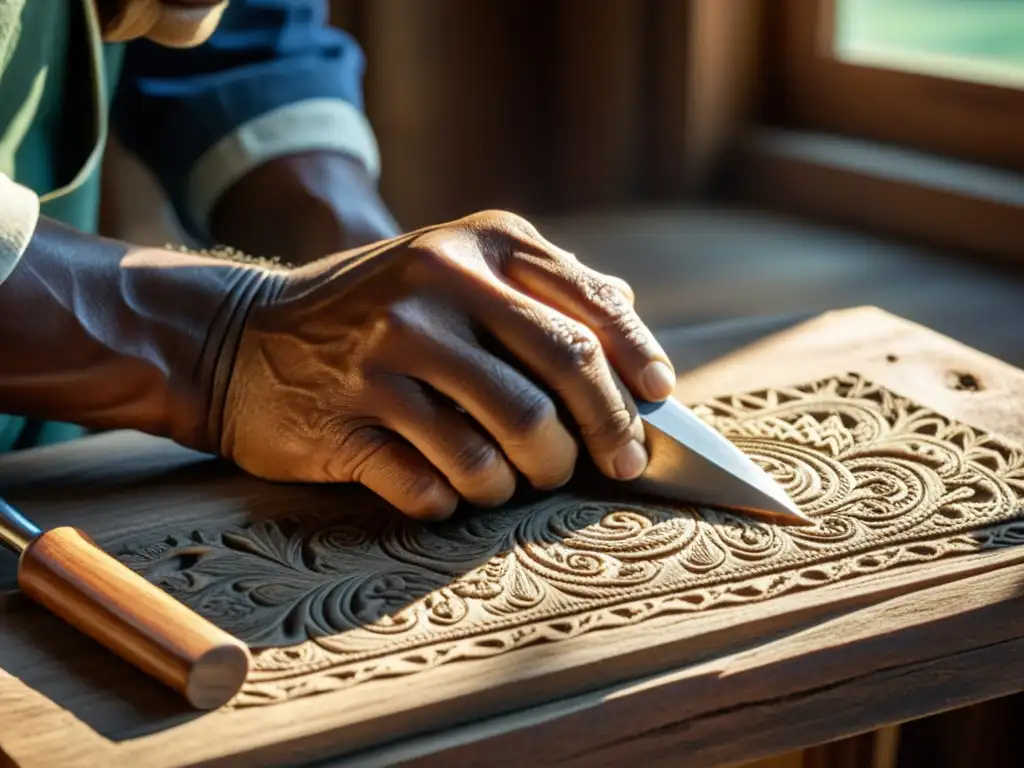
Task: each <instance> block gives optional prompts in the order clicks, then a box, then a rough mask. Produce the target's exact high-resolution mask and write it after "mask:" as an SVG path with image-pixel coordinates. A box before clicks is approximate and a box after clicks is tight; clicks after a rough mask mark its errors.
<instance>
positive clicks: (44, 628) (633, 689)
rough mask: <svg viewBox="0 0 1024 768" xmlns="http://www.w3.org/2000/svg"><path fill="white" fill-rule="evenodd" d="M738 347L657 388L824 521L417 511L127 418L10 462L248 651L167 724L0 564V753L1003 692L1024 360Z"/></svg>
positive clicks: (752, 745)
mask: <svg viewBox="0 0 1024 768" xmlns="http://www.w3.org/2000/svg"><path fill="white" fill-rule="evenodd" d="M730 333H733V331H730V330H723V331H722V334H723V335H725V336H728V334H730ZM736 333H737V336H736V337H734V338H733V339H732V341H729V340H728V338H726V339H723V338H722V337H718V336H713V335H712V336H707V337H705V336H700V335H698V336H695V337H690V338H687V337H686V336H685V335H680V336H678V337H676V336H673V337H672V339H671V340H670V343H669V344H668V345H667V349H668V350H669V353H670V354H672V355H673V357H675V358H676V359H678V360H680V361H685V360H690V361H692V360H694V359H695V358H694V355H696V356H697V357H698V358H699V357H700V354H702V353H701V351H700V350H701V349H702V348H703V350H704V353H705V354H706V353H707V350H708V349H714V350H715V353H714V355H711V354H706V357H705V359H706V358H707V357H712V356H715V357H718V359H716V360H715V361H714V362H711V363H708V364H705V365H702V366H700V367H699V368H696V369H695V370H693V371H691V372H688V373H686V374H684V375H683V376H681V377H680V385H679V390H678V393H679V396H680V397H681V398H682V399H684V400H685V401H687V402H690V403H694V402H703V403H704V405H703V406H700V407H699V408H698V413H699V414H700V415H701V416H702V417H703V418H705V419H707V420H708V421H710V422H711V423H713V424H714V425H715V426H717V427H718V428H719V429H721V430H722V431H723V432H725V433H726V434H727V435H729V436H730V437H731V438H732V439H733V440H735V441H736V442H737V443H739V444H740V445H741V447H742V448H743V449H744V450H746V451H748V452H749V453H750V454H752V455H753V456H754V457H755V458H756V459H757V460H758V461H760V462H761V463H762V464H763V465H764V466H765V467H766V468H767V469H768V470H769V471H771V472H773V473H774V474H775V476H776V477H777V478H778V479H779V480H780V481H781V482H782V483H783V484H785V485H786V486H787V487H788V488H789V489H790V492H791V494H792V495H793V496H794V497H795V498H796V500H797V501H798V502H799V503H800V505H801V506H802V508H803V509H804V510H805V511H807V512H808V513H809V514H810V515H812V516H813V517H814V518H815V519H816V520H817V523H816V525H814V526H810V527H806V528H788V527H773V526H769V525H765V524H764V523H762V522H760V521H758V520H755V519H753V518H750V517H743V516H736V515H731V514H724V513H722V512H719V511H716V510H710V509H693V508H688V507H686V506H683V505H665V504H659V503H654V502H652V501H650V500H645V499H640V498H635V497H631V496H630V495H629V494H623V493H620V494H619V495H618V496H617V497H616V496H612V495H610V494H609V493H608V492H606V490H604V489H601V488H599V487H598V486H596V485H591V484H588V483H587V482H586V479H585V478H584V477H580V478H577V481H576V482H575V483H574V486H573V488H572V489H571V490H569V491H566V492H563V493H559V494H555V495H551V496H548V497H545V498H541V497H533V498H530V497H525V496H524V497H523V498H521V499H519V500H517V501H516V502H515V503H514V504H511V505H509V506H507V507H506V508H504V509H501V510H496V511H482V512H478V513H475V514H469V513H467V514H464V515H462V516H461V517H460V518H459V519H457V520H454V521H452V522H450V523H447V524H445V525H441V526H423V525H418V524H414V523H411V522H409V521H405V520H403V519H401V518H400V517H399V516H398V515H396V514H395V513H394V512H393V511H392V510H388V509H384V508H382V507H380V506H379V505H378V506H375V502H374V501H373V500H372V497H370V496H369V495H368V494H366V493H360V492H356V491H355V490H353V489H347V488H310V487H308V486H293V485H282V484H268V483H262V482H259V481H256V480H254V479H253V478H250V477H246V476H245V475H244V474H242V473H240V472H238V471H236V470H233V469H232V468H230V467H228V466H225V465H223V464H219V463H217V462H210V461H207V460H206V458H205V457H201V456H197V455H195V454H191V453H188V452H185V451H182V450H180V449H177V448H176V447H174V446H172V445H169V444H167V443H165V442H161V441H156V440H153V439H150V438H145V437H143V436H139V435H131V434H123V433H121V434H112V435H104V436H102V437H98V438H93V439H90V440H89V441H85V442H83V443H79V444H77V445H72V446H57V447H54V448H51V449H43V450H41V451H34V452H29V453H27V454H22V455H12V456H6V457H2V458H0V489H2V492H3V494H4V495H5V496H6V497H8V498H10V499H11V500H12V501H13V502H14V503H16V504H18V505H19V506H21V507H22V508H23V509H24V510H25V511H26V512H28V513H29V514H30V515H31V516H32V517H33V518H34V519H35V520H36V521H37V522H39V523H40V524H41V525H43V526H47V527H52V526H57V525H77V526H79V527H81V528H83V529H84V530H85V531H87V532H88V533H89V534H90V535H91V536H93V538H94V539H95V540H96V541H98V542H99V543H100V544H101V545H102V546H104V547H105V548H107V549H108V550H109V551H111V552H113V553H115V554H117V555H119V556H120V557H122V558H123V559H124V560H125V561H126V562H127V563H129V564H130V565H131V566H132V567H135V568H137V569H138V570H139V571H141V572H143V573H145V574H146V575H147V576H148V577H149V578H150V579H152V580H153V581H155V582H157V583H159V584H161V585H162V586H163V587H164V588H166V589H168V590H169V591H171V592H173V593H174V594H175V595H176V596H178V597H179V598H181V599H182V600H183V601H185V602H186V603H188V604H190V605H192V606H194V607H195V608H197V609H198V610H200V611H201V612H203V613H205V614H207V615H208V616H210V617H212V618H213V619H214V620H215V621H217V622H219V623H221V624H222V625H224V626H225V627H227V628H228V629H230V630H232V631H234V632H237V633H238V634H239V635H241V636H243V637H244V638H246V639H247V640H248V641H250V642H251V643H253V644H254V646H256V648H257V650H256V653H255V656H256V662H257V666H256V669H255V670H254V673H253V674H252V676H251V678H250V680H249V681H248V684H247V686H246V688H245V690H244V691H243V692H242V694H241V695H240V696H239V697H238V698H237V699H236V700H235V701H234V702H232V703H231V704H230V705H229V706H228V707H225V708H224V709H223V710H221V711H218V712H214V713H206V714H202V715H197V714H196V713H191V712H188V711H187V710H185V709H183V707H182V705H181V702H180V700H179V699H178V698H176V697H174V696H173V695H171V694H169V693H168V692H166V691H165V690H164V689H163V688H162V686H160V685H159V684H157V683H155V682H152V681H149V680H147V679H146V678H144V677H143V676H141V675H139V674H138V672H137V671H136V670H135V669H134V668H132V667H131V666H130V665H127V664H124V663H123V662H120V661H119V660H117V659H116V658H114V657H113V656H112V655H111V654H109V653H107V652H106V651H105V650H104V649H102V648H101V647H99V646H98V645H96V644H94V643H90V642H88V641H87V640H86V639H85V638H82V637H81V636H79V635H77V634H76V633H74V632H73V631H70V630H68V628H67V627H66V626H64V625H62V624H61V623H60V622H59V621H58V620H56V619H54V618H53V617H51V616H48V615H47V614H46V613H45V612H43V611H40V610H38V609H37V608H36V607H34V606H32V605H31V604H27V603H26V602H25V601H23V600H18V598H17V596H16V595H15V596H13V597H12V599H11V600H9V601H6V602H5V601H4V600H3V599H2V598H3V596H4V594H5V593H4V588H5V587H6V586H7V585H9V584H10V582H9V578H10V574H11V572H12V567H13V564H14V563H13V559H12V558H7V559H4V557H3V553H0V711H2V712H3V715H4V716H3V717H2V718H0V765H6V764H7V763H5V760H6V761H7V762H10V763H13V764H14V765H16V766H19V768H26V767H27V766H37V765H38V766H46V767H47V768H51V766H63V765H82V766H93V765H104V766H111V768H117V767H119V766H125V767H129V766H130V767H131V768H135V767H136V766H140V765H141V766H146V768H184V766H198V765H222V766H233V765H240V766H253V765H298V764H309V763H314V764H319V763H317V761H323V760H333V761H334V762H331V764H332V765H333V764H338V765H341V764H343V763H342V762H340V761H339V760H340V758H344V757H346V756H352V755H356V754H358V755H359V757H360V760H361V761H362V762H361V763H360V764H391V763H393V762H396V761H397V762H403V761H406V760H411V759H415V760H416V761H417V762H418V764H424V763H425V764H426V765H438V766H449V765H473V764H480V763H486V764H492V765H508V766H518V765H539V764H551V763H557V764H559V765H564V766H581V768H582V767H583V766H586V768H593V766H595V765H613V764H614V765H622V764H635V765H645V766H646V765H678V764H679V762H680V755H685V756H686V763H687V764H688V765H694V766H705V765H724V764H741V763H743V762H746V761H749V760H752V759H755V758H758V757H763V756H768V755H772V754H779V753H780V752H785V751H788V750H793V749H798V748H801V747H804V746H807V745H811V744H821V743H824V742H827V741H830V740H833V739H836V738H841V737H843V736H845V735H849V734H852V733H863V732H867V731H870V730H871V729H873V728H878V727H879V726H884V725H886V724H890V723H896V722H904V721H907V720H910V719H913V718H916V717H921V716H923V715H926V714H929V713H933V712H937V711H940V710H945V709H948V708H949V707H951V706H963V705H966V704H970V703H972V702H976V701H980V700H983V699H985V698H988V697H992V696H998V695H1005V694H1007V693H1010V692H1013V691H1015V690H1017V689H1019V688H1020V686H1021V683H1020V681H1021V680H1024V640H1022V639H1021V638H1024V590H1022V589H1021V585H1022V584H1024V547H1020V546H1016V545H1017V544H1019V543H1021V541H1022V537H1024V520H1021V513H1020V509H1019V502H1018V499H1019V497H1020V496H1021V494H1022V493H1024V486H1022V483H1024V475H1022V472H1024V469H1022V463H1024V458H1022V457H1024V452H1022V451H1021V449H1020V446H1024V373H1022V372H1021V371H1019V370H1017V369H1015V368H1011V367H1010V366H1007V365H1005V364H1003V363H1000V362H999V361H996V360H993V359H992V358H989V357H986V356H984V355H982V354H980V353H978V352H977V351H974V350H971V349H969V348H967V347H964V346H963V345H959V344H957V343H955V342H953V341H951V340H950V339H947V338H944V337H941V336H939V335H937V334H934V333H931V332H929V331H927V330H925V329H922V328H920V327H919V326H914V325H912V324H910V323H906V322H904V321H901V320H898V319H896V318H893V317H892V316H889V315H885V314H884V313H881V312H878V311H876V310H857V311H851V312H843V313H836V314H833V315H826V316H823V317H820V318H816V319H814V320H811V321H808V322H806V323H801V324H800V325H797V326H795V327H786V328H781V329H776V330H775V331H774V332H773V335H772V336H771V337H770V338H768V339H765V340H763V341H760V342H758V343H756V344H752V345H750V346H748V347H746V348H744V349H743V350H742V351H739V352H735V353H733V354H725V355H724V356H720V355H722V353H723V352H725V351H728V349H729V348H730V344H731V345H732V347H739V346H740V344H742V343H747V342H749V341H750V339H751V336H750V334H749V333H747V332H746V331H744V330H743V329H742V328H740V329H739V330H738V331H736ZM673 344H678V346H673ZM695 350H696V351H695ZM719 356H720V357H719ZM850 370H853V371H858V372H859V373H854V374H848V373H844V372H845V371H850ZM968 381H969V382H970V383H971V386H963V384H964V383H965V382H968ZM794 382H797V383H796V384H795V385H794ZM799 382H805V383H803V384H801V383H799ZM752 389H757V390H759V391H753V392H750V390H752ZM743 392H748V394H739V395H730V396H722V393H743ZM620 490H621V488H620ZM6 594H10V593H9V592H7V593H6ZM894 691H898V692H899V695H898V696H896V695H893V692H894ZM368 750H369V751H370V752H368Z"/></svg>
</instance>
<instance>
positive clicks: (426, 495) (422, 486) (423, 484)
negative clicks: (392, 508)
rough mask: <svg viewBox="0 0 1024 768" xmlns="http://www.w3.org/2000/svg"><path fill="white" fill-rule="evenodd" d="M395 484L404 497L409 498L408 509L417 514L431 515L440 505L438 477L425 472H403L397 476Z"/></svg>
mask: <svg viewBox="0 0 1024 768" xmlns="http://www.w3.org/2000/svg"><path fill="white" fill-rule="evenodd" d="M395 486H396V487H397V488H398V491H399V493H400V494H401V495H402V497H403V498H404V499H408V502H407V504H408V507H407V509H408V511H410V512H412V513H415V514H416V515H417V516H424V517H429V516H431V515H432V514H434V513H435V512H436V511H437V509H438V507H439V501H440V499H439V496H438V493H437V479H436V478H434V477H433V476H432V475H430V474H428V473H425V472H403V473H401V476H400V477H396V478H395Z"/></svg>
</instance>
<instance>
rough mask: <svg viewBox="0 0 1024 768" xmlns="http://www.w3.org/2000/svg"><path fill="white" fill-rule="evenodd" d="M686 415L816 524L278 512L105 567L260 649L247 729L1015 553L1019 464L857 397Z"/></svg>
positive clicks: (562, 511)
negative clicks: (835, 587) (652, 623)
mask: <svg viewBox="0 0 1024 768" xmlns="http://www.w3.org/2000/svg"><path fill="white" fill-rule="evenodd" d="M697 413H698V414H699V415H701V416H702V417H703V418H704V419H705V420H706V421H708V422H709V423H711V424H712V425H714V426H715V427H716V428H718V429H720V430H721V431H722V432H723V433H724V434H726V435H727V436H729V437H730V438H731V439H732V440H733V441H734V442H736V443H737V444H738V445H739V446H740V447H741V448H742V449H743V450H744V451H746V452H747V453H748V454H750V455H752V456H753V457H754V458H755V459H756V460H757V461H758V462H759V463H760V464H761V465H762V466H764V467H765V468H766V469H767V470H768V471H770V472H771V473H772V474H773V475H774V476H775V477H776V479H777V480H779V481H780V482H781V483H782V484H783V485H784V486H785V487H786V488H787V490H788V492H789V493H790V495H791V497H792V498H793V499H794V500H795V501H796V502H797V503H798V504H799V505H800V507H801V509H802V510H803V511H804V512H806V513H807V514H809V515H811V516H813V517H814V518H815V520H816V521H817V524H816V525H813V526H808V527H803V526H801V527H779V526H775V525H771V524H765V523H763V522H759V521H757V520H755V519H753V518H751V517H748V516H738V515H734V514H729V513H725V512H721V511H717V510H713V509H697V508H692V507H685V506H678V505H675V506H670V505H663V504H656V503H651V502H646V501H645V502H639V501H635V500H634V501H625V500H614V499H609V498H600V497H587V496H580V495H556V496H553V497H550V498H548V499H545V500H541V501H533V502H527V503H521V504H518V505H511V506H509V507H507V508H505V509H502V510H500V511H492V512H482V513H478V514H473V515H467V516H463V517H460V518H459V519H457V520H455V521H453V522H449V523H447V524H444V525H440V526H425V525H421V524H416V523H412V522H403V521H398V520H396V519H395V518H394V517H393V516H390V515H385V514H382V513H380V512H378V513H377V514H374V511H373V510H367V509H360V510H358V511H357V512H352V513H350V514H347V515H346V514H341V515H332V516H330V517H329V518H328V519H324V518H323V517H322V516H317V515H314V516H308V515H303V514H302V513H301V512H297V513H296V514H295V515H294V516H293V517H290V518H281V519H276V520H270V521H265V522H261V523H257V524H253V525H249V526H247V527H242V528H235V529H228V530H216V529H211V530H202V529H199V530H180V531H170V532H166V533H161V535H160V536H159V537H154V538H153V539H152V540H144V541H140V542H139V543H138V544H137V545H136V546H132V547H129V548H128V549H127V550H125V551H122V552H121V553H120V556H121V558H122V559H123V560H124V561H125V562H126V563H128V564H129V565H131V566H132V567H134V568H136V569H137V570H139V571H140V572H142V573H144V574H145V575H146V576H147V577H148V578H150V579H151V580H153V581H155V582H156V583H158V584H159V585H160V586H161V587H163V588H164V589H166V590H168V591H169V592H171V593H172V594H174V595H175V596H176V597H178V598H179V599H181V600H183V601H184V602H186V603H187V604H189V605H191V606H193V607H194V608H195V609H197V610H199V611H200V612H202V613H204V614H205V615H207V616H210V617H211V618H213V619H214V620H215V621H217V622H218V623H219V624H221V625H222V626H224V627H225V628H227V629H229V630H230V631H232V632H234V633H236V634H237V635H238V636H240V637H242V638H244V639H245V640H247V641H249V642H250V643H251V644H253V645H255V646H263V647H265V648H264V650H261V651H260V652H258V653H257V654H256V657H255V661H256V672H255V674H253V675H252V676H251V678H250V681H249V682H248V684H247V685H246V687H245V689H244V691H243V692H242V693H241V695H240V696H239V697H238V698H237V699H236V701H235V702H234V703H233V705H232V706H235V707H248V706H254V705H264V704H270V703H274V702H280V701H284V700H289V699H294V698H297V697H303V696H309V695H312V694H318V693H324V692H327V691H332V690H338V689H341V688H347V687H350V686H353V685H357V684H363V683H366V682H367V681H370V680H374V679H379V678H387V677H395V676H400V675H410V674H415V673H419V672H422V671H425V670H429V669H432V668H435V667H437V666H440V665H442V664H455V663H458V662H459V661H461V660H465V659H479V658H481V657H485V656H496V655H499V654H505V653H509V652H510V651H514V650H515V649H517V648H521V647H524V646H527V645H531V644H535V643H553V642H560V641H564V640H567V639H570V638H575V637H579V636H581V635H584V634H586V633H589V632H595V631H600V630H604V629H608V628H613V627H621V626H625V625H630V624H637V623H640V622H644V621H646V620H648V619H651V618H654V617H658V616H665V615H668V614H687V613H694V612H699V611H707V610H712V609H715V608H719V607H722V606H735V605H741V604H746V603H752V602H757V601H763V600H767V599H770V598H773V597H777V596H780V595H784V594H787V593H791V592H795V591H800V590H808V589H814V588H817V587H820V586H823V585H826V584H830V583H833V582H837V581H840V580H843V579H851V578H855V577H858V576H861V575H865V574H872V573H877V572H879V571H883V570H885V569H890V568H896V567H899V566H904V565H908V564H915V563H922V562H928V561H932V560H937V559H939V558H943V557H949V556H953V555H958V554H965V553H976V552H978V551H980V550H984V549H989V548H995V547H1005V546H1009V545H1015V544H1019V543H1021V542H1024V519H1022V517H1021V511H1020V508H1019V507H1020V505H1019V502H1018V497H1019V495H1020V494H1021V493H1022V491H1024V452H1022V450H1021V449H1020V448H1019V447H1017V446H1015V445H1013V444H1012V443H1010V442H1008V441H1007V440H1004V439H1002V438H999V437H996V436H992V435H989V434H986V433H985V432H983V431H981V430H978V429H975V428H973V427H970V426H967V425H965V424H961V423H958V422H957V421H955V420H951V419H948V418H946V417H944V416H942V415H940V414H938V413H935V412H933V411H931V410H929V409H928V408H925V407H922V406H920V405H917V404H915V403H914V402H913V401H912V400H909V399H907V398H905V397H901V396H899V395H898V394H894V393H893V392H890V391H889V390H887V389H885V388H884V387H881V386H878V385H875V384H873V383H872V382H870V381H868V380H867V379H865V378H863V377H861V376H859V375H856V374H850V375H845V376H839V377H830V378H826V379H822V380H818V381H815V382H812V383H809V384H805V385H801V386H794V387H781V388H776V389H771V390H766V391H761V392H755V393H751V394H745V395H737V396H732V397H727V398H721V399H716V400H712V401H709V402H707V403H705V404H704V405H702V406H699V407H698V408H697Z"/></svg>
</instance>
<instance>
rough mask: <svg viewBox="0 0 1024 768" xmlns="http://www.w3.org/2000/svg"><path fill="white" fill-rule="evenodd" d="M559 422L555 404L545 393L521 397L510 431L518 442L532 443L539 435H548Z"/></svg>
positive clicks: (509, 427)
mask: <svg viewBox="0 0 1024 768" xmlns="http://www.w3.org/2000/svg"><path fill="white" fill-rule="evenodd" d="M557 421H558V412H557V410H556V409H555V404H554V403H553V402H552V401H551V399H550V398H549V397H547V396H546V395H544V394H543V393H537V394H536V395H534V396H532V397H529V396H527V397H521V398H519V401H518V402H516V403H514V405H513V409H512V413H511V418H510V419H509V424H508V431H509V434H510V437H511V438H512V439H513V440H516V441H517V442H522V443H525V442H530V441H532V440H533V439H534V438H535V437H536V436H537V435H541V434H544V433H546V432H547V431H548V430H549V429H550V428H551V426H552V425H553V424H554V423H555V422H557Z"/></svg>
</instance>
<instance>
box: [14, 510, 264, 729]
mask: <svg viewBox="0 0 1024 768" xmlns="http://www.w3.org/2000/svg"><path fill="white" fill-rule="evenodd" d="M0 543H2V544H3V545H4V546H5V547H7V548H8V549H10V550H11V551H13V552H14V553H15V554H17V555H18V556H19V559H18V585H19V586H20V587H21V590H22V591H23V592H24V593H25V594H26V595H28V596H29V597H30V598H32V599H33V600H35V601H36V602H37V603H40V604H41V605H43V606H45V607H46V608H48V609H49V610H50V611H52V612H53V613H54V614H56V615H57V616H59V617H60V618H62V619H64V621H66V622H68V623H69V624H71V625H73V626H75V627H76V628H78V629H79V630H80V631H82V632H84V633H85V634H87V635H89V636H90V637H92V638H93V639H94V640H96V641H98V642H100V643H102V644H103V645H105V646H106V647H107V648H109V649H110V650H111V651H113V652H114V653H116V654H117V655H118V656H121V657H122V658H123V659H125V660H126V661H129V662H131V663H132V664H134V665H135V666H136V667H138V668H139V669H141V670H142V671H143V672H145V673H147V674H149V675H151V676H153V677H155V678H156V679H158V680H160V681H161V682H163V683H165V684H166V685H168V686H170V687H171V688H173V689H174V690H175V691H177V692H178V693H180V694H182V695H183V696H184V697H185V698H186V699H187V700H188V701H189V703H190V704H191V705H192V706H193V707H195V708H197V709H216V708H217V707H220V706H222V705H223V704H226V703H227V702H228V701H229V700H231V698H232V697H234V695H235V694H236V693H238V691H239V690H240V689H241V687H242V684H243V683H244V682H245V677H246V675H247V674H248V672H249V663H250V656H249V649H248V648H247V647H246V645H245V644H244V643H242V642H240V641H239V640H237V639H236V638H234V637H233V636H231V635H230V634H228V633H227V632H225V631H224V630H222V629H220V628H219V627H216V626H214V625H213V624H211V623H210V622H209V621H207V620H206V619H204V618H203V617H202V616H200V615H199V614H197V613H195V612H193V611H191V610H190V609H189V608H187V607H186V606H184V605H183V604H182V603H180V602H179V601H177V600H175V599H174V598H173V597H171V596H170V595H168V594H167V593H166V592H164V591H163V590H161V589H159V588H158V587H156V586H154V585H153V584H150V583H149V582H148V581H146V580H145V579H144V578H143V577H142V576H140V575H138V574H137V573H135V572H134V571H132V570H131V569H130V568H128V567H127V566H125V565H124V564H122V563H120V562H118V561H117V560H116V559H115V558H113V557H111V556H110V555H108V554H107V553H106V552H104V551H103V550H102V549H100V548H99V547H98V546H97V545H96V544H95V543H94V542H93V541H92V539H90V538H89V537H88V536H87V535H86V534H85V533H83V532H82V531H79V530H77V529H75V528H66V527H65V528H54V529H52V530H49V531H45V532H44V531H42V530H40V529H39V528H38V527H36V526H35V525H34V524H33V523H32V522H30V521H29V520H28V519H26V518H25V517H23V516H22V515H21V514H20V513H19V512H18V511H17V510H16V509H14V508H13V507H12V506H11V505H10V504H8V503H7V502H5V501H4V500H3V499H0Z"/></svg>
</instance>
